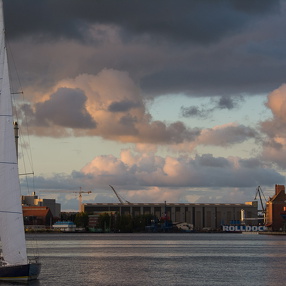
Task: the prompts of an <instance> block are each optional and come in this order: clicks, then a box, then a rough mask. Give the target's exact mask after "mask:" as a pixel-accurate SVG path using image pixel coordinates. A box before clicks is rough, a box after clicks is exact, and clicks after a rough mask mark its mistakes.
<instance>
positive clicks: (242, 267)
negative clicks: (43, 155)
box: [0, 233, 286, 286]
mask: <svg viewBox="0 0 286 286" xmlns="http://www.w3.org/2000/svg"><path fill="white" fill-rule="evenodd" d="M34 238H36V240H37V246H38V249H39V255H40V257H41V262H42V271H41V274H40V277H39V281H37V282H32V283H30V284H29V285H33V286H46V285H49V286H50V285H52V286H53V285H69V286H75V285H76V286H80V285H84V286H85V285H100V286H101V285H149V286H150V285H210V286H213V285H227V286H229V285H260V286H262V285H267V286H272V285H273V286H280V285H281V286H282V285H283V286H284V285H286V267H285V265H286V236H278V235H277V236H274V235H258V234H256V235H255V234H209V233H206V234H197V233H188V234H187V233H186V234H177V233H173V234H168V233H162V234H153V233H150V234H85V233H84V234H78V233H77V234H36V235H27V240H28V242H27V243H28V252H29V253H32V252H33V248H34V246H35V244H34V242H33V240H34ZM0 285H1V286H2V285H14V284H11V283H10V284H9V283H2V284H0Z"/></svg>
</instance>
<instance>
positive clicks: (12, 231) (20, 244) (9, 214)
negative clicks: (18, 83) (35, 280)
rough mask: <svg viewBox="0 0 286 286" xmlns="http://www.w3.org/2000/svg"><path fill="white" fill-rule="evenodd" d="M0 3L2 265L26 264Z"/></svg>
mask: <svg viewBox="0 0 286 286" xmlns="http://www.w3.org/2000/svg"><path fill="white" fill-rule="evenodd" d="M2 5H3V4H2V1H0V18H1V19H0V33H1V36H0V238H1V244H2V255H3V258H4V261H5V262H6V263H8V264H11V265H17V264H27V253H26V241H25V232H24V224H23V214H22V206H21V199H20V196H21V193H20V183H19V174H18V162H17V155H16V144H15V136H14V129H13V117H12V99H11V92H10V81H9V72H8V62H7V52H6V47H5V35H4V19H3V6H2Z"/></svg>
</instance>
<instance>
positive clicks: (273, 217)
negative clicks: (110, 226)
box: [22, 185, 286, 231]
mask: <svg viewBox="0 0 286 286" xmlns="http://www.w3.org/2000/svg"><path fill="white" fill-rule="evenodd" d="M22 205H23V216H24V221H25V224H26V225H29V227H30V228H33V226H34V227H35V228H36V225H37V226H38V227H40V226H42V227H47V228H48V227H51V226H52V224H53V223H54V222H56V221H59V220H60V218H61V205H60V204H59V203H56V200H54V199H39V198H38V196H36V194H35V193H33V194H32V195H31V196H22ZM81 209H82V211H83V212H85V213H87V214H88V215H89V216H90V226H91V227H95V225H96V223H97V218H98V217H99V215H100V214H104V213H109V214H110V213H112V214H113V215H119V216H124V215H127V216H131V217H136V216H142V215H143V216H144V215H152V216H154V219H157V220H160V219H161V220H162V218H164V217H165V218H168V220H170V221H172V223H173V224H179V223H186V224H189V225H192V227H193V230H198V231H199V230H210V231H219V230H222V227H223V226H227V225H229V226H239V225H249V226H261V225H263V226H266V227H267V229H268V230H269V231H286V194H285V186H284V185H275V194H274V196H273V197H271V198H269V200H268V201H267V202H266V211H265V217H263V216H259V215H258V212H259V210H258V201H252V202H246V203H244V204H243V203H241V204H235V203H211V204H210V203H168V202H165V203H163V202H162V203H130V202H124V203H122V202H120V203H84V204H82V205H81ZM231 229H232V228H231ZM236 229H240V228H236Z"/></svg>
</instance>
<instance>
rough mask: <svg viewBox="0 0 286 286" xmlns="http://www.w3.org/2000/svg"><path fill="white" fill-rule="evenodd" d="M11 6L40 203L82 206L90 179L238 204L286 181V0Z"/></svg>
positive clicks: (102, 196)
mask: <svg viewBox="0 0 286 286" xmlns="http://www.w3.org/2000/svg"><path fill="white" fill-rule="evenodd" d="M4 13H5V25H6V36H7V40H8V47H9V59H10V63H12V64H10V66H11V78H12V89H13V91H15V92H16V91H18V90H19V89H22V90H23V91H24V95H15V104H16V105H17V114H18V120H19V122H20V126H21V124H22V123H23V122H26V123H28V128H29V134H30V136H29V140H30V142H31V146H32V161H33V169H34V171H35V177H34V178H33V179H31V178H30V179H27V180H24V179H23V184H24V183H25V182H26V181H33V185H34V187H35V190H36V193H38V194H40V197H42V198H43V197H50V198H56V199H57V201H58V202H60V203H62V208H63V209H64V210H71V209H77V205H78V203H77V194H76V193H73V192H76V191H78V190H79V188H80V187H81V188H82V190H84V191H92V193H91V194H89V195H83V201H86V202H117V199H116V197H115V195H114V194H113V193H112V190H111V189H110V188H109V186H108V185H113V186H114V187H115V189H116V190H117V191H118V193H119V194H120V195H121V196H122V197H124V198H125V199H126V200H128V201H131V202H164V201H167V202H201V203H209V202H221V203H226V202H230V203H235V202H245V201H249V200H253V198H254V196H255V192H256V188H257V186H259V185H260V186H261V187H262V189H263V190H264V192H265V194H266V195H273V190H274V185H275V184H285V174H286V173H285V168H286V145H285V143H286V77H285V75H286V37H285V26H286V3H285V1H282V0H281V1H276V0H272V1H268V0H259V1H258V0H257V1H255V0H253V1H248V0H218V1H213V0H209V1H207V0H200V1H198V0H196V1H195V0H180V1H174V0H157V1H153V0H152V1H151V0H144V1H134V0H121V1H118V0H104V1H100V0H84V1H82V0H61V1H58V0H41V1H38V0H25V1H23V0H4ZM14 65H15V68H14V67H13V66H14ZM18 78H19V79H20V83H21V84H19V81H18ZM21 132H22V134H23V138H24V137H25V136H24V134H25V130H23V128H22V130H21ZM21 145H22V147H25V146H26V142H24V141H22V142H21ZM24 149H25V148H23V150H24ZM24 153H25V152H24V151H22V154H21V156H20V157H23V158H24V157H25V155H24ZM20 165H21V166H20V167H21V168H24V169H25V167H26V165H25V164H24V163H20ZM27 171H29V169H28V170H27ZM24 189H25V188H24ZM44 191H46V192H44ZM48 191H51V192H50V193H49V192H48ZM26 192H30V190H29V191H28V190H26Z"/></svg>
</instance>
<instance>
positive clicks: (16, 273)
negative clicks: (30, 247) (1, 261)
mask: <svg viewBox="0 0 286 286" xmlns="http://www.w3.org/2000/svg"><path fill="white" fill-rule="evenodd" d="M40 271H41V264H40V263H29V264H25V265H8V266H1V267H0V281H30V280H35V279H37V278H38V276H39V274H40Z"/></svg>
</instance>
